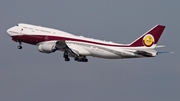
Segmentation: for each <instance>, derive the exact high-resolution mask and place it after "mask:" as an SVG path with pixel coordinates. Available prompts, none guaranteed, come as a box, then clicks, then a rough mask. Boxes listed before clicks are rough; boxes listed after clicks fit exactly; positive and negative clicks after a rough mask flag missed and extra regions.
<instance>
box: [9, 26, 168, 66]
mask: <svg viewBox="0 0 180 101" xmlns="http://www.w3.org/2000/svg"><path fill="white" fill-rule="evenodd" d="M164 29H165V26H164V25H156V26H154V27H153V28H152V29H150V30H149V31H147V32H146V33H144V34H143V35H142V36H140V37H139V38H137V39H136V40H134V41H133V42H131V43H130V44H119V43H114V42H111V41H102V40H98V39H93V38H87V37H84V36H76V35H73V34H70V33H67V32H64V31H61V30H57V29H53V28H47V27H42V26H37V25H32V24H25V23H19V24H17V25H15V26H13V27H11V28H9V29H8V30H7V33H8V34H9V36H10V37H12V40H13V41H15V42H18V43H19V45H18V47H17V48H18V49H22V43H27V44H31V45H36V46H38V50H39V52H42V53H47V54H49V53H53V52H56V51H62V52H63V57H64V59H65V61H70V57H71V58H74V60H75V61H78V62H88V59H87V56H92V57H98V58H104V59H130V58H144V57H155V56H157V55H158V54H159V53H160V52H157V51H156V50H155V48H159V47H164V46H162V45H161V46H156V44H157V43H158V40H159V38H160V37H161V34H162V33H163V31H164Z"/></svg>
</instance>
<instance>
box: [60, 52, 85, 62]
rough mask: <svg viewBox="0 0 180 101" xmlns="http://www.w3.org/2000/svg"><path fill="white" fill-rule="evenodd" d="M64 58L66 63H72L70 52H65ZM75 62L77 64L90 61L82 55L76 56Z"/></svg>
mask: <svg viewBox="0 0 180 101" xmlns="http://www.w3.org/2000/svg"><path fill="white" fill-rule="evenodd" d="M63 57H64V60H65V61H70V58H69V55H68V52H64V55H63ZM74 60H75V61H77V62H88V59H87V58H86V56H82V55H80V56H76V57H75V58H74Z"/></svg>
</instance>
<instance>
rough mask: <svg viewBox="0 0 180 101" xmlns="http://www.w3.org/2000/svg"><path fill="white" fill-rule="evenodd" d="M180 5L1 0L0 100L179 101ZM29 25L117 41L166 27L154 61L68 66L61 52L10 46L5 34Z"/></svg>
mask: <svg viewBox="0 0 180 101" xmlns="http://www.w3.org/2000/svg"><path fill="white" fill-rule="evenodd" d="M179 4H180V1H179V0H148V1H147V0H146V1H143V0H1V1H0V35H1V36H0V45H1V48H0V51H1V53H0V101H179V100H180V86H179V85H180V66H179V65H180V55H179V52H180V48H179V46H180V44H179V42H180V41H179V38H180V6H179ZM21 22H23V23H29V24H35V25H41V26H46V27H51V28H56V29H59V30H63V31H67V32H70V33H72V34H75V35H82V36H87V37H92V38H97V39H102V40H110V41H114V42H118V43H130V42H131V41H133V40H134V39H136V38H137V37H139V36H140V35H142V34H143V33H144V32H146V31H147V30H149V29H150V28H152V27H153V26H154V25H156V24H163V25H165V26H166V29H165V31H164V33H163V35H162V37H161V39H160V40H159V43H158V44H159V45H166V47H165V48H161V49H158V50H159V51H174V52H175V54H164V55H159V56H157V57H155V58H143V59H126V60H106V59H98V58H92V57H88V59H89V62H88V63H78V62H74V61H70V62H65V61H64V59H63V57H62V54H63V53H62V52H56V53H53V54H49V55H46V54H43V53H39V52H38V50H37V46H31V45H27V44H23V49H22V50H18V49H17V48H16V47H17V45H18V43H15V42H13V41H11V38H10V37H9V36H8V35H7V33H6V30H7V29H8V28H10V27H12V26H14V25H16V24H17V23H21Z"/></svg>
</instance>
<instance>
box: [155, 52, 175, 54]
mask: <svg viewBox="0 0 180 101" xmlns="http://www.w3.org/2000/svg"><path fill="white" fill-rule="evenodd" d="M164 53H166V54H167V53H168V54H169V53H174V52H157V54H164Z"/></svg>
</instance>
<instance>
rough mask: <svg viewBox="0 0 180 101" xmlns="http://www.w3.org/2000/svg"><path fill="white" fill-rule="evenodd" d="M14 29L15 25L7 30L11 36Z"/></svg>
mask: <svg viewBox="0 0 180 101" xmlns="http://www.w3.org/2000/svg"><path fill="white" fill-rule="evenodd" d="M13 29H14V27H11V28H9V29H8V30H7V31H6V32H7V33H8V35H9V36H13Z"/></svg>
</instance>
